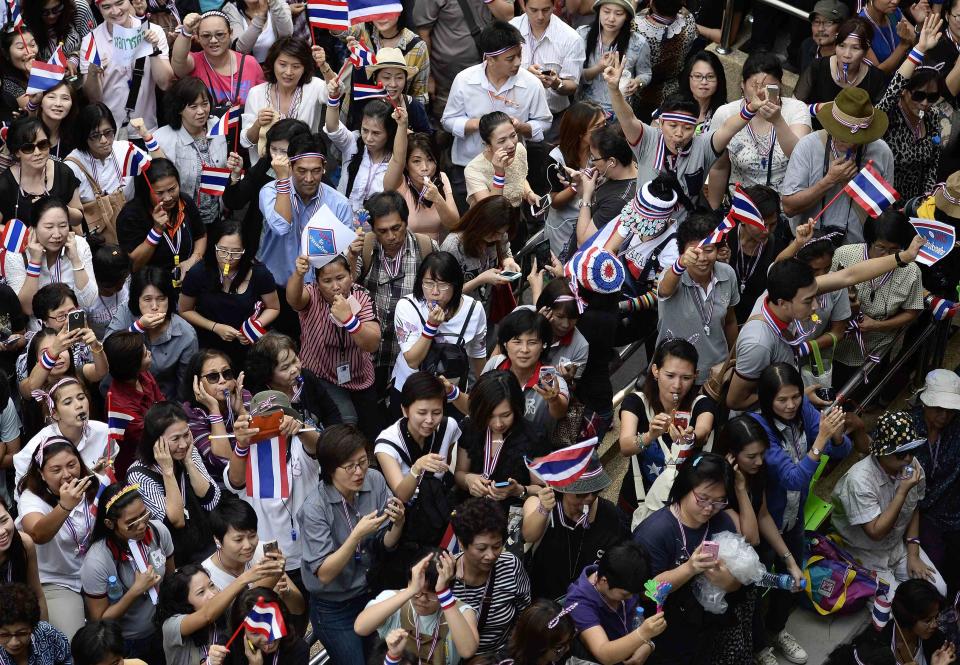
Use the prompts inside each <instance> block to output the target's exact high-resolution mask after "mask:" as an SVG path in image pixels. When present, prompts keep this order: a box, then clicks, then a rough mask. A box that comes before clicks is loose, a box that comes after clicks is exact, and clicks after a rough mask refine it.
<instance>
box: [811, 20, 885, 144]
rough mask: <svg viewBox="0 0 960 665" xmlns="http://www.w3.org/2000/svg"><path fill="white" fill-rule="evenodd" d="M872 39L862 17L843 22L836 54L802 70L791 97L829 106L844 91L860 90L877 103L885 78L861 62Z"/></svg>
mask: <svg viewBox="0 0 960 665" xmlns="http://www.w3.org/2000/svg"><path fill="white" fill-rule="evenodd" d="M874 38H875V32H874V29H873V26H872V25H870V22H869V21H867V20H866V19H864V18H863V17H861V16H854V17H852V18H848V19H847V20H845V21H844V22H843V23H841V24H840V28H839V30H838V31H837V47H836V53H835V54H834V55H831V56H829V57H826V58H817V59H816V60H814V61H813V63H811V65H810V67H808V68H807V69H806V70H804V72H803V74H801V76H800V80H799V81H798V82H797V87H796V89H795V90H794V93H793V94H794V97H796V98H797V99H800V100H802V101H804V102H806V103H807V104H816V103H821V102H832V101H833V100H834V99H835V98H836V96H837V95H838V94H839V93H840V91H841V90H843V89H844V88H863V89H864V90H866V91H867V93H868V94H869V95H870V99H871V100H874V101H878V100H879V99H880V96H881V95H882V94H883V90H884V88H885V87H886V85H887V77H886V75H885V74H884V73H883V72H881V71H880V70H879V69H877V68H876V67H873V66H872V65H871V64H870V63H869V62H865V60H864V59H865V58H866V55H867V52H868V51H869V50H870V45H871V44H872V43H873V40H874ZM819 127H820V125H819V123H818V124H817V128H818V129H819Z"/></svg>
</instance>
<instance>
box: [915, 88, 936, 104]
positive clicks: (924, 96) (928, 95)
mask: <svg viewBox="0 0 960 665" xmlns="http://www.w3.org/2000/svg"><path fill="white" fill-rule="evenodd" d="M910 99H911V100H913V101H915V102H918V103H919V102H922V101H924V100H926V101H928V102H930V103H931V104H935V103H936V102H938V101H940V93H939V92H936V91H934V92H924V91H923V90H911V91H910Z"/></svg>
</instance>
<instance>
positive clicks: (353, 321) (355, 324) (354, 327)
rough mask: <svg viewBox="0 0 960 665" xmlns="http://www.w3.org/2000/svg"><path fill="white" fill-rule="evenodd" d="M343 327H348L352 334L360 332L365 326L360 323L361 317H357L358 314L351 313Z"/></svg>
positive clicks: (347, 329)
mask: <svg viewBox="0 0 960 665" xmlns="http://www.w3.org/2000/svg"><path fill="white" fill-rule="evenodd" d="M343 327H344V328H345V329H346V331H347V332H348V333H350V334H351V335H355V334H357V333H358V332H360V328H362V327H363V324H362V323H360V319H358V318H357V315H356V314H351V315H350V318H349V319H347V320H346V322H345V323H344V324H343Z"/></svg>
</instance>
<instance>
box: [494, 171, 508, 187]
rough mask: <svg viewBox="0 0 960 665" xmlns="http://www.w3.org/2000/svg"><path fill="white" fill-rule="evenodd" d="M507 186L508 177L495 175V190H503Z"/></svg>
mask: <svg viewBox="0 0 960 665" xmlns="http://www.w3.org/2000/svg"><path fill="white" fill-rule="evenodd" d="M506 185H507V175H506V174H503V175H497V174H496V173H494V174H493V188H494V189H503V188H504V187H506Z"/></svg>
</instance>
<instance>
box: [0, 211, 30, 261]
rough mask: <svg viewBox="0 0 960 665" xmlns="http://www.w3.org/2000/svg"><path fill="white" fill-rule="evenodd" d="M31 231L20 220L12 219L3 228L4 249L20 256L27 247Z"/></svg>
mask: <svg viewBox="0 0 960 665" xmlns="http://www.w3.org/2000/svg"><path fill="white" fill-rule="evenodd" d="M29 238H30V230H29V229H28V228H27V225H26V224H24V223H23V222H22V221H20V220H19V219H11V220H10V221H9V222H7V225H6V226H4V227H3V248H4V249H5V250H7V251H8V252H10V253H11V254H20V253H21V252H23V250H24V248H25V247H26V246H27V240H28V239H29Z"/></svg>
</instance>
